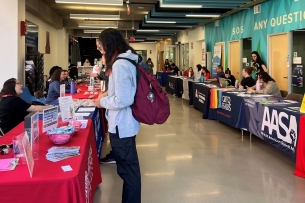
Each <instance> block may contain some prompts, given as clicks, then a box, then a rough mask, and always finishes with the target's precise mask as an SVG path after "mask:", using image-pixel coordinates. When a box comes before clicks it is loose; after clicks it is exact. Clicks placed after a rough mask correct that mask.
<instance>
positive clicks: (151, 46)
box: [129, 43, 158, 73]
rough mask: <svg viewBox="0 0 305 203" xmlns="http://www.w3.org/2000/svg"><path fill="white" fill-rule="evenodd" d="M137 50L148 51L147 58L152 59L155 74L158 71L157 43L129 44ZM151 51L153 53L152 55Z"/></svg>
mask: <svg viewBox="0 0 305 203" xmlns="http://www.w3.org/2000/svg"><path fill="white" fill-rule="evenodd" d="M129 45H130V46H131V47H132V48H134V49H135V50H146V51H147V58H151V61H152V62H153V63H154V68H153V70H154V73H156V71H157V66H158V64H157V43H130V44H129ZM150 50H151V53H150ZM145 62H146V61H145Z"/></svg>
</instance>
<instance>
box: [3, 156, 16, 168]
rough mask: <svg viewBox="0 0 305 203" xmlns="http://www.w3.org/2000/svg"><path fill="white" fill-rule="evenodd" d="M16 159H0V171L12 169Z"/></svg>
mask: <svg viewBox="0 0 305 203" xmlns="http://www.w3.org/2000/svg"><path fill="white" fill-rule="evenodd" d="M17 162H18V159H15V158H11V159H0V171H11V170H14V169H15V167H16V165H17Z"/></svg>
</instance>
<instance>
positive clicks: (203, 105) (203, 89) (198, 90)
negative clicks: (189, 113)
mask: <svg viewBox="0 0 305 203" xmlns="http://www.w3.org/2000/svg"><path fill="white" fill-rule="evenodd" d="M191 97H192V102H193V105H194V108H195V109H197V110H199V111H201V112H202V118H203V119H205V118H208V116H209V111H210V99H209V98H210V88H209V87H208V86H206V85H205V84H204V83H198V82H196V83H195V82H194V83H193V85H192V95H191Z"/></svg>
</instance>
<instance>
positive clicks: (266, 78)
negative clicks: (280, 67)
mask: <svg viewBox="0 0 305 203" xmlns="http://www.w3.org/2000/svg"><path fill="white" fill-rule="evenodd" d="M257 79H258V81H259V82H260V83H261V84H262V87H261V89H260V90H256V85H254V86H253V87H248V92H255V93H257V94H268V95H272V96H275V97H280V98H281V97H282V95H281V91H280V89H279V88H278V86H277V84H276V83H275V80H274V79H273V78H272V77H271V76H270V75H269V74H268V73H267V72H259V73H258V74H257Z"/></svg>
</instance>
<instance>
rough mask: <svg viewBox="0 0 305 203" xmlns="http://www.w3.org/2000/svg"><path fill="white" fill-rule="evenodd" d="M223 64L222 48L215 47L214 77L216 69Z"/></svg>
mask: <svg viewBox="0 0 305 203" xmlns="http://www.w3.org/2000/svg"><path fill="white" fill-rule="evenodd" d="M220 64H221V46H220V45H217V46H214V57H213V67H212V75H213V77H215V76H216V67H217V66H218V65H220Z"/></svg>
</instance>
